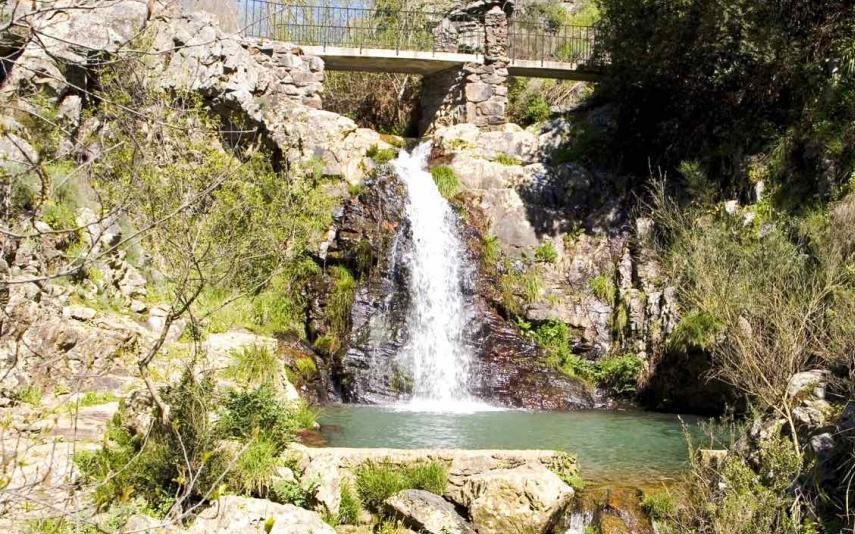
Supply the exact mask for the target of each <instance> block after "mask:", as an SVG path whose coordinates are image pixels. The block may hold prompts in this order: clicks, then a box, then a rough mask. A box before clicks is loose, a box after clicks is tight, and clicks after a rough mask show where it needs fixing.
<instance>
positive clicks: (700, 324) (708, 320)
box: [668, 310, 721, 352]
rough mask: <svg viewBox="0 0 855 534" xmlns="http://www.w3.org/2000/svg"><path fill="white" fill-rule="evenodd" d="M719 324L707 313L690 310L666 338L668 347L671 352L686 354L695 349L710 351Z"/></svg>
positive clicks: (719, 329)
mask: <svg viewBox="0 0 855 534" xmlns="http://www.w3.org/2000/svg"><path fill="white" fill-rule="evenodd" d="M720 331H721V324H720V323H719V322H718V321H716V320H715V318H714V317H712V316H711V315H709V314H708V313H704V312H701V311H698V310H692V311H690V312H688V313H686V314H685V315H683V316H682V317H680V321H679V322H678V323H677V326H676V327H674V331H673V332H671V335H670V336H669V337H668V346H669V348H671V349H673V350H678V351H682V352H686V351H689V350H692V349H693V348H697V349H710V348H712V347H713V345H715V342H716V336H717V335H718V333H719V332H720Z"/></svg>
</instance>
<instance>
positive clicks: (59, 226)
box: [42, 202, 77, 230]
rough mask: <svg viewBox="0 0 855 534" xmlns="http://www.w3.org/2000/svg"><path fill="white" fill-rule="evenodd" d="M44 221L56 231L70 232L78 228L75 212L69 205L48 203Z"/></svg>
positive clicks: (43, 217)
mask: <svg viewBox="0 0 855 534" xmlns="http://www.w3.org/2000/svg"><path fill="white" fill-rule="evenodd" d="M42 220H43V221H44V222H46V223H47V224H48V225H50V227H51V228H52V229H54V230H68V229H72V228H76V227H77V220H76V218H75V215H74V210H73V209H72V207H71V206H68V205H67V204H59V203H56V202H49V203H47V204H46V205H45V207H44V210H43V211H42Z"/></svg>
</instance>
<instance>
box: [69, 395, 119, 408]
mask: <svg viewBox="0 0 855 534" xmlns="http://www.w3.org/2000/svg"><path fill="white" fill-rule="evenodd" d="M118 400H119V397H117V396H116V395H115V394H113V393H112V392H110V391H87V392H86V393H84V394H83V395H81V396H80V398H79V399H78V400H77V405H78V406H79V407H81V408H85V407H88V406H99V405H101V404H107V403H110V402H116V401H118Z"/></svg>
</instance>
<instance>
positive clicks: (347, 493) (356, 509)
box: [338, 484, 362, 525]
mask: <svg viewBox="0 0 855 534" xmlns="http://www.w3.org/2000/svg"><path fill="white" fill-rule="evenodd" d="M361 512H362V503H361V502H360V500H359V495H357V493H356V492H355V491H354V490H353V488H352V487H351V486H350V484H342V486H341V502H340V504H339V507H338V523H339V524H341V525H355V524H356V523H357V521H358V520H359V514H360V513H361Z"/></svg>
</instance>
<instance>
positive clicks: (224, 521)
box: [186, 495, 335, 534]
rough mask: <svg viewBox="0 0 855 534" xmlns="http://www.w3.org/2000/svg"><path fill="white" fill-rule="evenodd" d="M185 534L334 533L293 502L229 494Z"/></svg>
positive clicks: (209, 509) (314, 515)
mask: <svg viewBox="0 0 855 534" xmlns="http://www.w3.org/2000/svg"><path fill="white" fill-rule="evenodd" d="M186 532H187V533H188V534H209V533H211V532H221V533H224V534H231V533H234V534H239V533H240V534H243V533H246V532H252V533H258V534H335V530H334V529H333V528H332V527H331V526H329V525H328V524H326V523H324V521H323V519H322V518H321V516H320V515H318V514H317V513H316V512H310V511H309V510H304V509H302V508H298V507H296V506H294V505H292V504H277V503H273V502H270V501H265V500H262V499H252V498H249V497H237V496H234V495H229V496H226V497H220V498H219V499H217V500H216V501H215V502H214V503H212V504H211V505H210V506H209V507H208V508H206V509H205V510H203V511H202V513H200V514H199V517H198V518H197V519H196V521H195V522H194V523H193V524H192V525H191V526H190V528H188V529H187V531H186Z"/></svg>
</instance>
